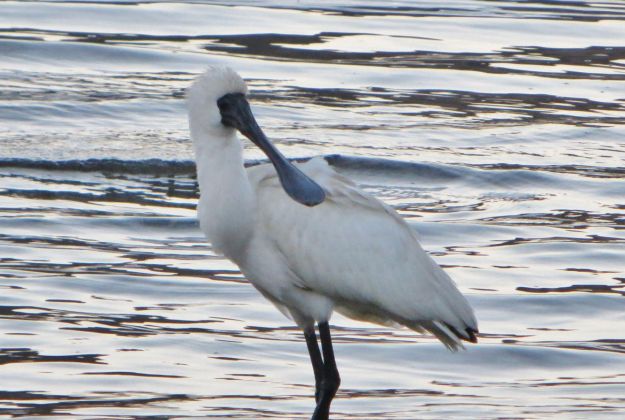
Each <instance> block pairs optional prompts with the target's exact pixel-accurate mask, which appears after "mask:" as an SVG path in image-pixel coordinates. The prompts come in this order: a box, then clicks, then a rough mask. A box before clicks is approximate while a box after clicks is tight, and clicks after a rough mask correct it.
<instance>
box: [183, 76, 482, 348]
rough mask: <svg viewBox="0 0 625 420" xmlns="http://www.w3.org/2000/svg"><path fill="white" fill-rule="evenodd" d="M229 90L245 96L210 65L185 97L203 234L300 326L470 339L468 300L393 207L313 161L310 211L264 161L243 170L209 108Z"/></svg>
mask: <svg viewBox="0 0 625 420" xmlns="http://www.w3.org/2000/svg"><path fill="white" fill-rule="evenodd" d="M236 93H242V94H245V93H247V88H246V86H245V83H244V82H243V80H242V79H241V78H240V77H239V76H238V75H237V74H236V73H235V72H234V71H232V70H230V69H229V68H226V67H216V68H211V69H209V70H208V71H207V72H206V73H204V74H203V75H201V76H199V77H198V79H197V80H196V81H195V83H194V84H193V85H192V86H191V88H190V89H189V91H188V95H187V98H188V106H189V123H190V128H191V135H192V138H193V141H194V147H195V153H196V162H197V170H198V182H199V186H200V193H201V198H200V203H199V210H198V211H199V221H200V225H201V228H202V230H203V231H204V233H205V234H206V236H207V238H208V240H209V241H210V242H212V243H213V245H214V246H215V247H216V248H218V249H219V250H221V251H222V252H223V253H224V254H225V255H226V256H227V257H228V258H229V259H231V260H232V261H234V262H235V263H236V264H237V265H238V266H239V267H240V268H241V270H242V271H243V273H244V274H245V276H246V277H247V278H248V279H249V281H250V282H251V283H252V284H253V285H254V286H255V287H256V288H257V289H258V290H259V291H260V292H261V293H262V294H263V295H264V296H265V297H266V298H267V299H269V300H270V301H271V302H273V303H274V304H275V305H276V306H277V307H278V308H279V309H280V310H281V311H282V312H283V313H285V314H286V315H287V316H289V317H291V318H292V319H293V320H294V321H295V322H296V323H297V324H298V325H299V326H300V327H302V328H303V329H304V330H305V331H306V330H310V329H311V328H313V331H314V324H315V322H317V323H323V322H327V321H328V320H329V319H330V317H331V315H332V312H333V311H337V312H340V313H342V314H344V315H346V316H348V317H351V318H354V319H359V320H365V321H371V322H375V323H380V324H386V325H405V326H407V327H409V328H412V329H413V330H416V331H419V332H423V331H424V330H427V331H430V332H432V333H433V334H435V335H436V336H437V337H438V338H439V339H440V340H441V341H442V342H443V343H444V344H445V345H446V346H447V347H448V348H450V349H452V350H455V349H457V348H459V347H461V346H462V344H461V342H460V339H466V340H469V341H473V340H475V336H474V335H473V334H474V332H476V331H477V322H476V319H475V317H474V315H473V311H472V309H471V307H470V306H469V304H468V302H467V300H466V299H465V298H464V296H463V295H462V294H461V293H460V292H459V291H458V289H457V288H456V286H455V285H454V283H453V281H452V280H451V279H450V278H449V276H448V275H447V274H446V273H445V272H444V271H443V270H442V269H441V268H440V267H439V266H438V265H437V264H436V263H435V262H434V261H433V260H432V258H431V257H430V256H429V255H428V254H427V253H426V252H425V251H424V250H423V249H422V248H421V246H420V245H419V242H418V240H417V236H416V233H415V232H414V231H413V230H412V229H411V228H410V227H409V225H408V224H407V223H406V222H405V221H404V220H403V219H402V218H401V217H400V216H399V215H398V214H397V212H395V210H394V209H392V208H391V207H389V206H387V205H386V204H384V203H382V202H381V201H379V200H378V199H376V198H375V197H372V196H370V195H369V194H367V193H366V192H364V191H362V190H360V189H359V188H358V187H357V186H356V185H355V184H354V183H353V182H351V181H350V180H349V179H347V178H345V177H343V176H341V175H340V174H337V173H336V172H335V171H334V170H333V169H332V168H331V167H330V166H329V165H328V164H327V163H326V162H325V160H323V159H321V158H315V159H312V160H310V161H309V162H307V163H305V164H302V165H298V167H299V168H300V169H301V170H302V171H303V172H304V173H305V174H306V175H308V177H310V178H311V179H312V180H314V181H315V182H316V183H317V184H318V185H320V186H321V187H322V188H323V190H324V191H325V200H324V201H323V202H322V203H321V204H319V205H316V206H313V207H308V206H305V205H302V204H300V203H299V202H296V201H295V200H294V199H292V198H291V197H289V195H287V193H286V192H285V189H284V188H283V186H282V185H281V183H280V180H279V179H278V176H277V175H276V170H275V168H274V166H272V165H271V164H266V165H259V166H256V167H253V168H250V169H248V170H246V169H244V166H243V158H242V146H241V143H240V142H239V141H238V140H237V138H236V135H235V133H236V130H235V129H234V128H232V127H228V126H226V125H224V123H222V119H223V118H225V117H224V116H223V115H224V112H225V111H223V110H221V111H220V108H218V106H217V101H218V100H219V99H220V98H221V97H223V96H224V95H227V94H236ZM220 112H221V113H220ZM237 115H238V114H237ZM237 128H239V127H238V126H237ZM239 130H241V128H239ZM241 131H242V132H244V131H245V130H241ZM246 135H247V136H248V137H250V135H249V134H246ZM250 138H251V137H250Z"/></svg>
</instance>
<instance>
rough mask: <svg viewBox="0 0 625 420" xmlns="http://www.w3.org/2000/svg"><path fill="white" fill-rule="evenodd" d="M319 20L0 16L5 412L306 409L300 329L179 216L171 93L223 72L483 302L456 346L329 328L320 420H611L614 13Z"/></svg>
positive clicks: (184, 158) (31, 11) (181, 123)
mask: <svg viewBox="0 0 625 420" xmlns="http://www.w3.org/2000/svg"><path fill="white" fill-rule="evenodd" d="M332 3H333V4H332V5H329V4H328V2H315V1H299V2H275V1H261V2H245V1H240V2H199V1H177V2H153V1H150V2H142V1H137V2H134V1H133V2H127V1H124V2H116V1H110V2H84V1H83V2H71V1H51V2H3V3H0V57H1V58H2V60H0V86H1V88H0V178H1V183H0V289H1V294H0V337H1V340H0V375H1V377H2V379H3V380H2V384H3V385H2V387H1V389H0V415H4V416H7V417H35V416H41V417H45V416H76V417H83V418H119V419H121V418H147V417H150V416H158V418H180V417H185V418H186V417H201V418H204V417H216V418H225V417H228V418H245V419H251V418H261V417H265V418H288V419H291V418H306V417H307V416H309V415H310V413H311V412H312V408H313V397H312V395H313V377H312V372H311V368H310V366H309V361H308V355H307V352H306V346H305V343H304V340H303V337H302V334H301V333H300V332H299V331H298V329H297V328H295V327H294V326H293V325H292V324H291V323H290V322H289V321H288V320H286V319H285V318H283V317H282V315H281V314H280V313H278V312H277V311H276V310H275V309H274V308H273V307H272V306H271V304H269V303H268V302H266V301H265V300H264V299H262V298H261V297H260V296H259V295H258V294H257V293H256V292H255V290H254V289H253V288H252V287H251V286H250V285H249V284H248V283H247V282H246V281H245V279H244V278H243V277H242V275H241V274H240V272H239V271H238V270H237V267H236V266H234V265H233V264H231V263H230V262H228V261H227V260H225V259H223V258H222V257H220V256H219V255H216V254H215V253H214V252H213V250H212V249H211V247H210V246H209V245H208V244H206V243H205V241H204V239H203V237H202V234H201V232H200V231H199V229H198V226H197V223H196V221H195V204H196V201H197V186H196V182H195V179H194V165H193V162H192V151H191V144H190V140H189V138H188V130H187V123H186V110H185V105H184V101H183V95H184V89H185V87H186V86H188V84H189V83H190V81H191V80H192V79H193V77H194V76H195V75H196V74H198V73H199V72H201V71H202V69H204V68H205V67H206V66H207V65H210V64H215V63H223V64H228V65H231V66H232V67H234V68H236V69H237V70H238V71H239V72H240V73H241V74H242V75H243V76H244V77H245V78H246V79H247V80H248V81H249V85H250V89H251V92H252V93H251V101H252V104H253V107H254V110H255V113H256V114H257V116H258V119H259V121H260V123H261V124H262V125H263V126H264V127H265V131H266V132H267V134H268V135H269V136H270V137H271V138H272V139H273V140H274V141H275V142H276V143H277V144H278V146H279V147H280V148H281V149H282V150H283V151H284V153H285V154H287V155H288V156H290V157H294V158H307V157H310V156H314V155H323V156H325V157H326V159H327V160H328V162H330V164H331V165H333V167H334V168H335V169H336V170H338V171H340V172H341V173H344V174H346V175H348V176H350V177H352V178H353V179H354V180H356V181H357V182H358V183H359V184H360V185H361V186H362V187H363V188H365V189H366V190H368V191H369V192H371V193H373V194H375V195H376V196H377V197H379V198H381V199H383V200H384V201H386V202H387V203H389V204H391V205H393V206H394V207H395V208H397V209H398V211H399V212H400V213H401V214H402V215H403V216H405V217H406V218H407V219H408V220H409V222H410V223H411V225H412V226H413V227H414V228H415V229H416V230H417V231H418V232H419V234H420V236H421V238H422V242H423V244H424V247H425V248H426V249H427V250H428V251H429V252H430V253H431V254H432V255H433V256H434V258H435V259H436V260H437V261H438V262H439V263H440V264H441V265H442V266H444V267H445V268H446V269H447V270H448V272H449V273H450V274H451V275H452V277H453V278H454V279H455V280H456V282H457V283H458V286H459V288H460V289H461V290H462V291H463V292H464V293H465V294H466V295H467V296H468V298H469V300H470V301H471V303H472V305H473V306H474V308H475V310H476V313H477V316H478V319H479V322H480V330H481V332H482V334H481V336H480V343H479V344H478V345H470V346H468V350H467V351H466V352H462V353H458V354H451V353H448V352H447V351H446V350H445V349H444V347H443V346H442V345H440V344H439V343H437V342H436V340H435V339H434V338H432V337H429V336H419V335H417V334H414V333H412V332H410V331H406V330H391V329H387V328H383V327H377V326H372V325H368V324H362V323H357V322H353V321H350V320H347V319H344V318H342V317H340V316H337V317H335V318H334V319H333V323H334V325H335V328H334V330H335V341H336V346H335V351H336V353H337V359H338V363H339V368H340V369H341V373H342V379H343V382H342V387H341V390H340V391H339V394H338V396H337V399H336V400H335V403H334V405H333V410H334V413H335V415H334V418H337V419H339V418H346V419H347V418H362V419H365V418H374V417H375V418H380V419H409V418H410V419H450V418H453V419H476V418H480V419H498V418H515V419H544V418H546V417H552V418H563V419H564V418H566V419H587V418H593V419H594V418H620V417H621V416H623V415H624V414H625V399H624V398H623V395H624V394H625V355H624V354H623V353H625V336H624V335H623V331H625V300H624V296H623V295H624V294H625V263H624V262H623V261H625V259H624V258H623V256H624V251H625V244H624V242H625V233H624V232H625V231H624V229H625V199H624V198H623V197H625V169H623V168H624V167H625V164H624V163H625V142H624V141H623V138H624V134H625V131H624V127H623V122H624V121H625V120H624V116H625V112H624V111H625V83H624V81H625V29H624V28H625V22H624V21H625V6H624V5H623V3H622V2H620V1H603V2H600V3H591V2H584V1H575V2H564V1H562V2H560V1H542V2H541V1H535V2H525V1H478V0H465V1H459V0H458V1H447V2H418V3H415V2H409V1H405V2H402V1H398V2H392V3H388V2H381V1H378V2H375V1H373V2H357V1H341V2H332ZM246 149H247V150H246V153H247V158H248V161H249V163H250V164H254V163H255V162H257V160H258V159H260V158H262V155H261V154H260V152H258V151H257V150H255V149H254V147H253V146H252V145H249V144H247V145H246Z"/></svg>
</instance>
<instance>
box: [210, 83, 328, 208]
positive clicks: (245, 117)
mask: <svg viewBox="0 0 625 420" xmlns="http://www.w3.org/2000/svg"><path fill="white" fill-rule="evenodd" d="M217 106H218V107H219V112H220V113H221V123H222V124H223V125H225V126H226V127H232V128H236V129H237V130H239V131H240V132H241V134H243V135H244V136H245V137H247V138H248V139H250V140H251V141H252V142H253V143H254V144H255V145H256V146H258V147H259V148H260V149H261V150H262V151H263V152H264V153H265V155H267V157H268V158H269V160H270V161H271V163H272V164H273V166H274V167H275V168H276V172H277V173H278V177H279V178H280V183H281V184H282V188H284V191H285V192H286V193H287V194H288V195H289V197H291V198H292V199H293V200H295V201H297V202H298V203H301V204H303V205H305V206H308V207H314V206H316V205H318V204H321V203H322V202H323V201H324V200H325V198H326V194H325V191H323V188H321V186H319V184H317V183H316V182H315V181H313V180H312V179H310V178H309V177H308V176H306V175H305V174H304V173H303V172H302V171H300V170H299V169H297V167H295V166H293V164H292V163H291V162H289V161H288V160H286V158H285V157H284V156H283V155H282V153H280V151H279V150H278V149H276V148H275V146H274V145H273V144H271V142H270V141H269V139H267V137H266V136H265V133H263V131H262V130H261V129H260V127H259V126H258V124H257V123H256V119H255V118H254V115H253V114H252V110H251V109H250V104H249V103H248V102H247V99H246V98H245V95H244V94H242V93H228V94H227V95H224V96H222V97H221V98H219V100H217Z"/></svg>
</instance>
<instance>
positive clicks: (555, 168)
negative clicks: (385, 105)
mask: <svg viewBox="0 0 625 420" xmlns="http://www.w3.org/2000/svg"><path fill="white" fill-rule="evenodd" d="M323 158H324V159H325V160H326V161H327V162H328V163H329V164H330V165H331V166H332V167H334V168H335V169H336V170H338V171H339V172H348V173H349V174H350V175H354V176H355V177H357V178H361V177H367V176H368V175H373V176H375V177H376V179H377V180H381V181H383V180H386V179H392V180H393V181H402V180H405V181H408V182H412V181H416V180H422V179H426V180H428V181H437V182H454V181H467V182H481V183H486V184H492V185H494V186H498V185H515V184H518V183H524V182H531V183H534V184H536V183H541V184H542V183H554V182H555V183H557V181H556V180H555V179H554V177H556V176H566V175H577V176H583V177H587V178H622V177H623V176H624V175H625V173H624V172H623V171H622V169H618V168H613V167H605V168H604V167H596V166H593V167H586V166H583V165H505V164H495V165H466V164H442V163H432V162H407V161H399V160H392V159H383V158H369V157H361V156H346V155H340V154H329V155H324V156H323ZM309 159H310V158H309V157H303V158H294V159H292V160H293V161H295V162H306V161H308V160H309ZM267 162H268V161H267V160H266V159H261V160H248V161H247V162H246V163H245V164H246V166H248V167H249V166H255V165H259V164H264V163H267ZM2 168H7V169H8V168H23V169H33V170H39V169H43V170H51V171H77V172H103V173H116V174H133V175H156V176H162V177H168V176H176V175H182V176H189V177H192V178H194V177H195V171H196V167H195V162H194V161H192V160H167V159H157V158H153V159H142V160H124V159H115V158H105V159H98V158H90V159H83V160H81V159H75V160H39V159H26V158H4V159H2V158H0V169H2Z"/></svg>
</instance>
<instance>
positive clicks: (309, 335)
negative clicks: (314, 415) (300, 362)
mask: <svg viewBox="0 0 625 420" xmlns="http://www.w3.org/2000/svg"><path fill="white" fill-rule="evenodd" d="M304 337H306V345H307V346H308V354H309V355H310V362H311V363H312V367H313V372H314V373H315V402H317V403H318V402H319V395H320V390H321V381H322V379H323V360H322V359H321V352H320V351H319V345H318V344H317V335H316V334H315V327H314V326H313V327H311V328H306V329H305V330H304Z"/></svg>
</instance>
